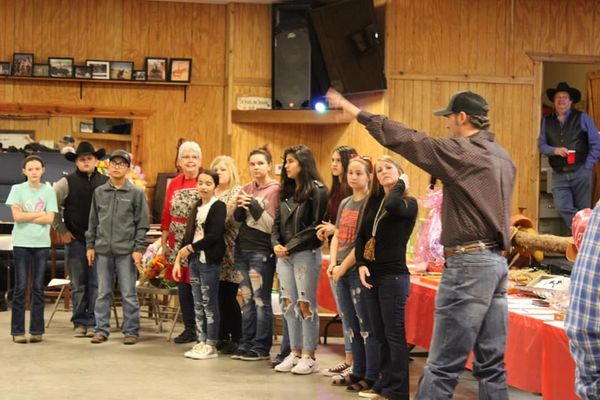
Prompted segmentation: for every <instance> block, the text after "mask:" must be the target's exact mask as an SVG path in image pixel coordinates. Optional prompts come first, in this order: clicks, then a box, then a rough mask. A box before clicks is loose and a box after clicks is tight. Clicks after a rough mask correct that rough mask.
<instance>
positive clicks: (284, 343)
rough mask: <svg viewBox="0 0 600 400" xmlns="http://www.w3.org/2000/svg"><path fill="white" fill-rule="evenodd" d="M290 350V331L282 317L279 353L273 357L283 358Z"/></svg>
mask: <svg viewBox="0 0 600 400" xmlns="http://www.w3.org/2000/svg"><path fill="white" fill-rule="evenodd" d="M291 352H292V348H291V347H290V332H289V331H288V327H287V322H286V320H285V318H283V329H282V332H281V346H279V353H277V356H276V357H275V358H279V359H281V360H283V359H284V358H286V357H287V356H289V355H290V353H291Z"/></svg>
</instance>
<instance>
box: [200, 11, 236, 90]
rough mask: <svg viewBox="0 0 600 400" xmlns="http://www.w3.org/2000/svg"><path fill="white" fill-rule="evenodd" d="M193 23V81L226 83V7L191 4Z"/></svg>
mask: <svg viewBox="0 0 600 400" xmlns="http://www.w3.org/2000/svg"><path fill="white" fill-rule="evenodd" d="M192 15H193V20H192V36H193V41H192V54H193V58H194V61H193V63H192V67H193V74H192V80H193V81H194V82H195V81H196V80H197V79H200V80H202V79H212V80H220V82H221V85H224V84H225V81H224V79H225V77H226V72H225V57H226V51H227V36H228V33H227V31H226V26H227V7H226V6H217V5H207V4H203V5H200V4H197V5H194V11H193V14H192Z"/></svg>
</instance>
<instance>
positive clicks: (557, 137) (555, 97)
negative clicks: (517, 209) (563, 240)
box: [538, 82, 600, 231]
mask: <svg viewBox="0 0 600 400" xmlns="http://www.w3.org/2000/svg"><path fill="white" fill-rule="evenodd" d="M546 95H547V96H548V99H550V101H551V102H552V103H553V104H554V112H553V113H551V114H549V115H547V116H545V117H544V118H542V126H541V129H540V136H539V138H538V146H539V149H540V152H541V153H542V154H545V155H547V156H548V162H549V163H550V166H551V167H552V170H553V171H554V173H553V175H552V195H553V197H554V206H555V207H556V210H557V211H558V213H559V214H560V216H561V218H562V219H563V220H564V221H565V223H566V224H567V226H568V227H569V231H570V230H571V225H572V221H573V217H574V216H575V214H576V213H577V211H579V210H583V209H584V208H588V207H591V205H592V170H593V168H594V163H595V162H596V161H597V160H598V158H599V157H600V135H598V128H596V125H595V124H594V121H593V120H592V118H591V117H590V116H589V115H588V114H586V113H584V112H582V111H579V110H576V109H575V108H574V107H573V105H574V104H577V103H578V102H579V100H581V92H580V91H579V90H577V89H575V88H574V87H570V86H569V85H568V84H567V83H566V82H560V83H559V84H558V85H557V86H556V88H550V89H548V90H546ZM569 153H571V154H569Z"/></svg>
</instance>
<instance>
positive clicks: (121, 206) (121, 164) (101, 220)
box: [86, 150, 149, 344]
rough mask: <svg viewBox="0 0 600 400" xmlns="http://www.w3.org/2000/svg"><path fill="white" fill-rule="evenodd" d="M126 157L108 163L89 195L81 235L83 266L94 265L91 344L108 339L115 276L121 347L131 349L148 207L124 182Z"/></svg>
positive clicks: (120, 155)
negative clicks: (84, 251)
mask: <svg viewBox="0 0 600 400" xmlns="http://www.w3.org/2000/svg"><path fill="white" fill-rule="evenodd" d="M130 165H131V157H130V155H129V153H127V152H126V151H125V150H116V151H114V152H113V153H112V154H111V155H110V158H109V164H108V174H109V178H110V179H109V181H108V182H106V183H105V184H104V185H102V186H100V187H98V189H96V191H95V192H94V196H93V199H92V206H91V209H90V219H89V228H88V231H87V232H86V239H87V259H88V264H89V265H93V264H94V262H95V263H96V268H97V271H98V298H97V300H96V307H95V310H94V311H95V316H96V333H95V334H94V336H93V337H92V343H102V342H105V341H106V340H107V339H108V335H109V333H110V307H111V303H112V293H113V284H114V279H115V273H116V274H117V276H118V278H119V279H118V280H119V289H120V291H121V295H122V297H123V319H124V321H123V327H122V328H123V329H122V330H123V335H124V339H123V343H124V344H135V343H136V342H137V338H138V331H139V327H140V306H139V303H138V297H137V291H136V287H135V282H136V280H137V269H136V265H137V264H139V263H141V261H142V255H143V253H144V249H145V247H146V231H147V230H148V228H149V226H148V205H147V204H146V196H145V195H144V193H143V192H142V191H141V190H139V189H138V188H136V187H135V186H134V185H133V184H132V183H131V182H130V181H129V180H128V179H127V173H128V172H129V167H130Z"/></svg>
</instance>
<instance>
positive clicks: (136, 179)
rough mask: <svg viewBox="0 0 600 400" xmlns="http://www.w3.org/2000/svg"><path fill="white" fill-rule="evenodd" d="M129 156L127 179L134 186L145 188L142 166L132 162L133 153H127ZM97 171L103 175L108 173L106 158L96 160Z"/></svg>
mask: <svg viewBox="0 0 600 400" xmlns="http://www.w3.org/2000/svg"><path fill="white" fill-rule="evenodd" d="M129 156H130V157H131V168H129V173H128V174H127V179H129V181H130V182H131V183H133V184H134V185H135V186H137V187H139V188H141V189H145V188H146V175H144V173H143V172H142V168H140V166H139V165H134V164H133V155H132V154H131V153H129ZM98 172H100V173H101V174H103V175H108V159H106V160H102V161H99V162H98Z"/></svg>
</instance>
